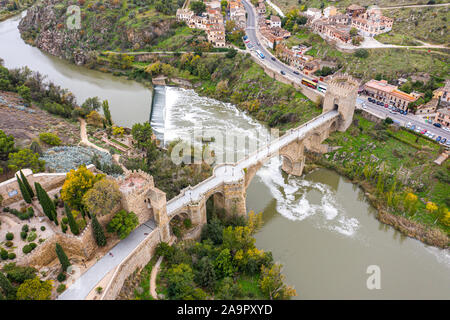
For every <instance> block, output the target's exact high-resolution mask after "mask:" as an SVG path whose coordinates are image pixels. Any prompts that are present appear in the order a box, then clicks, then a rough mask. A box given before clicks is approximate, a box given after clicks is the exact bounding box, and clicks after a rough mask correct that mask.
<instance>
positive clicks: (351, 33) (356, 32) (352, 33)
mask: <svg viewBox="0 0 450 320" xmlns="http://www.w3.org/2000/svg"><path fill="white" fill-rule="evenodd" d="M349 33H350V35H351V36H352V37H354V36H356V35H357V34H358V29H356V28H355V27H353V28H351V29H350V31H349Z"/></svg>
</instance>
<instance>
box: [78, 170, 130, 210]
mask: <svg viewBox="0 0 450 320" xmlns="http://www.w3.org/2000/svg"><path fill="white" fill-rule="evenodd" d="M120 199H121V193H120V190H119V186H118V184H117V182H116V181H114V180H111V179H102V180H100V181H97V182H96V183H95V184H94V186H93V187H92V188H91V189H89V190H88V191H87V192H86V193H85V194H84V196H83V199H82V203H83V205H84V206H85V207H86V209H87V210H88V211H89V212H90V213H92V214H94V215H99V216H103V215H106V214H109V213H111V212H112V210H113V209H114V208H115V207H117V205H118V204H119V203H120Z"/></svg>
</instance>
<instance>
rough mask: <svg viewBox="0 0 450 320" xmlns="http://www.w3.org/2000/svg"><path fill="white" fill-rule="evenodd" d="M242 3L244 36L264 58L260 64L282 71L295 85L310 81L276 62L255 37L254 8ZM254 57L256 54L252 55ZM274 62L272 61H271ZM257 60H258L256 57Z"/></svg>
mask: <svg viewBox="0 0 450 320" xmlns="http://www.w3.org/2000/svg"><path fill="white" fill-rule="evenodd" d="M242 3H243V4H244V8H245V10H246V12H247V27H246V28H245V31H246V34H247V36H248V38H249V39H250V42H251V43H252V45H253V46H254V48H255V50H256V49H259V50H260V51H261V52H262V53H263V54H264V55H265V56H266V58H265V59H263V60H262V62H263V63H264V64H265V65H266V66H268V67H269V68H270V69H273V70H274V71H276V72H279V73H281V71H284V72H285V73H286V75H285V77H287V78H288V79H289V80H291V81H295V82H296V83H298V84H300V83H301V80H302V78H306V79H309V80H312V79H313V77H310V76H307V75H304V74H302V73H301V72H300V71H299V70H297V69H294V68H291V67H290V66H288V65H286V64H284V63H283V62H281V61H280V60H278V59H277V58H276V57H275V56H274V55H272V54H271V53H270V52H269V51H268V50H267V49H266V48H265V47H264V46H263V44H262V43H261V42H260V41H259V39H258V36H257V31H256V28H257V27H258V25H257V15H256V12H255V10H254V7H253V6H252V5H251V4H250V3H249V2H248V1H247V0H243V1H242ZM253 54H254V55H255V56H256V53H253ZM272 58H273V59H274V60H273V59H272ZM258 59H260V58H259V57H258ZM294 71H297V72H299V73H300V75H296V74H294ZM319 83H320V84H322V85H324V86H325V87H326V83H324V82H319Z"/></svg>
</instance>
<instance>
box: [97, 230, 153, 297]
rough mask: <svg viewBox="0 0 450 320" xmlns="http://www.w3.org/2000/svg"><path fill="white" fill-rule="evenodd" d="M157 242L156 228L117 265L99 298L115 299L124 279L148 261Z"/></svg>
mask: <svg viewBox="0 0 450 320" xmlns="http://www.w3.org/2000/svg"><path fill="white" fill-rule="evenodd" d="M159 242H160V234H159V228H156V229H154V230H153V231H152V232H151V233H150V234H149V235H148V236H147V237H146V238H145V239H144V240H143V241H142V242H141V243H140V244H139V245H138V246H137V247H136V248H135V249H134V250H133V251H132V252H131V253H130V254H129V255H128V257H126V258H125V260H123V261H122V262H121V263H120V264H119V266H117V268H116V270H115V271H114V274H113V276H112V278H111V280H110V282H109V284H108V286H107V287H106V288H105V290H104V291H103V294H102V297H101V300H114V299H116V297H117V296H118V294H119V292H120V290H121V289H122V286H123V283H124V282H125V280H126V279H127V278H128V277H129V276H130V274H132V273H133V272H134V271H135V270H136V269H142V268H143V267H144V266H145V265H146V264H147V263H148V262H149V261H150V259H151V258H152V256H153V253H154V252H155V248H156V246H157V245H158V243H159Z"/></svg>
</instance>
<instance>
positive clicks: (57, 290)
mask: <svg viewBox="0 0 450 320" xmlns="http://www.w3.org/2000/svg"><path fill="white" fill-rule="evenodd" d="M64 290H66V285H65V284H64V283H61V284H60V285H59V286H58V287H57V288H56V292H58V293H61V292H64Z"/></svg>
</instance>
